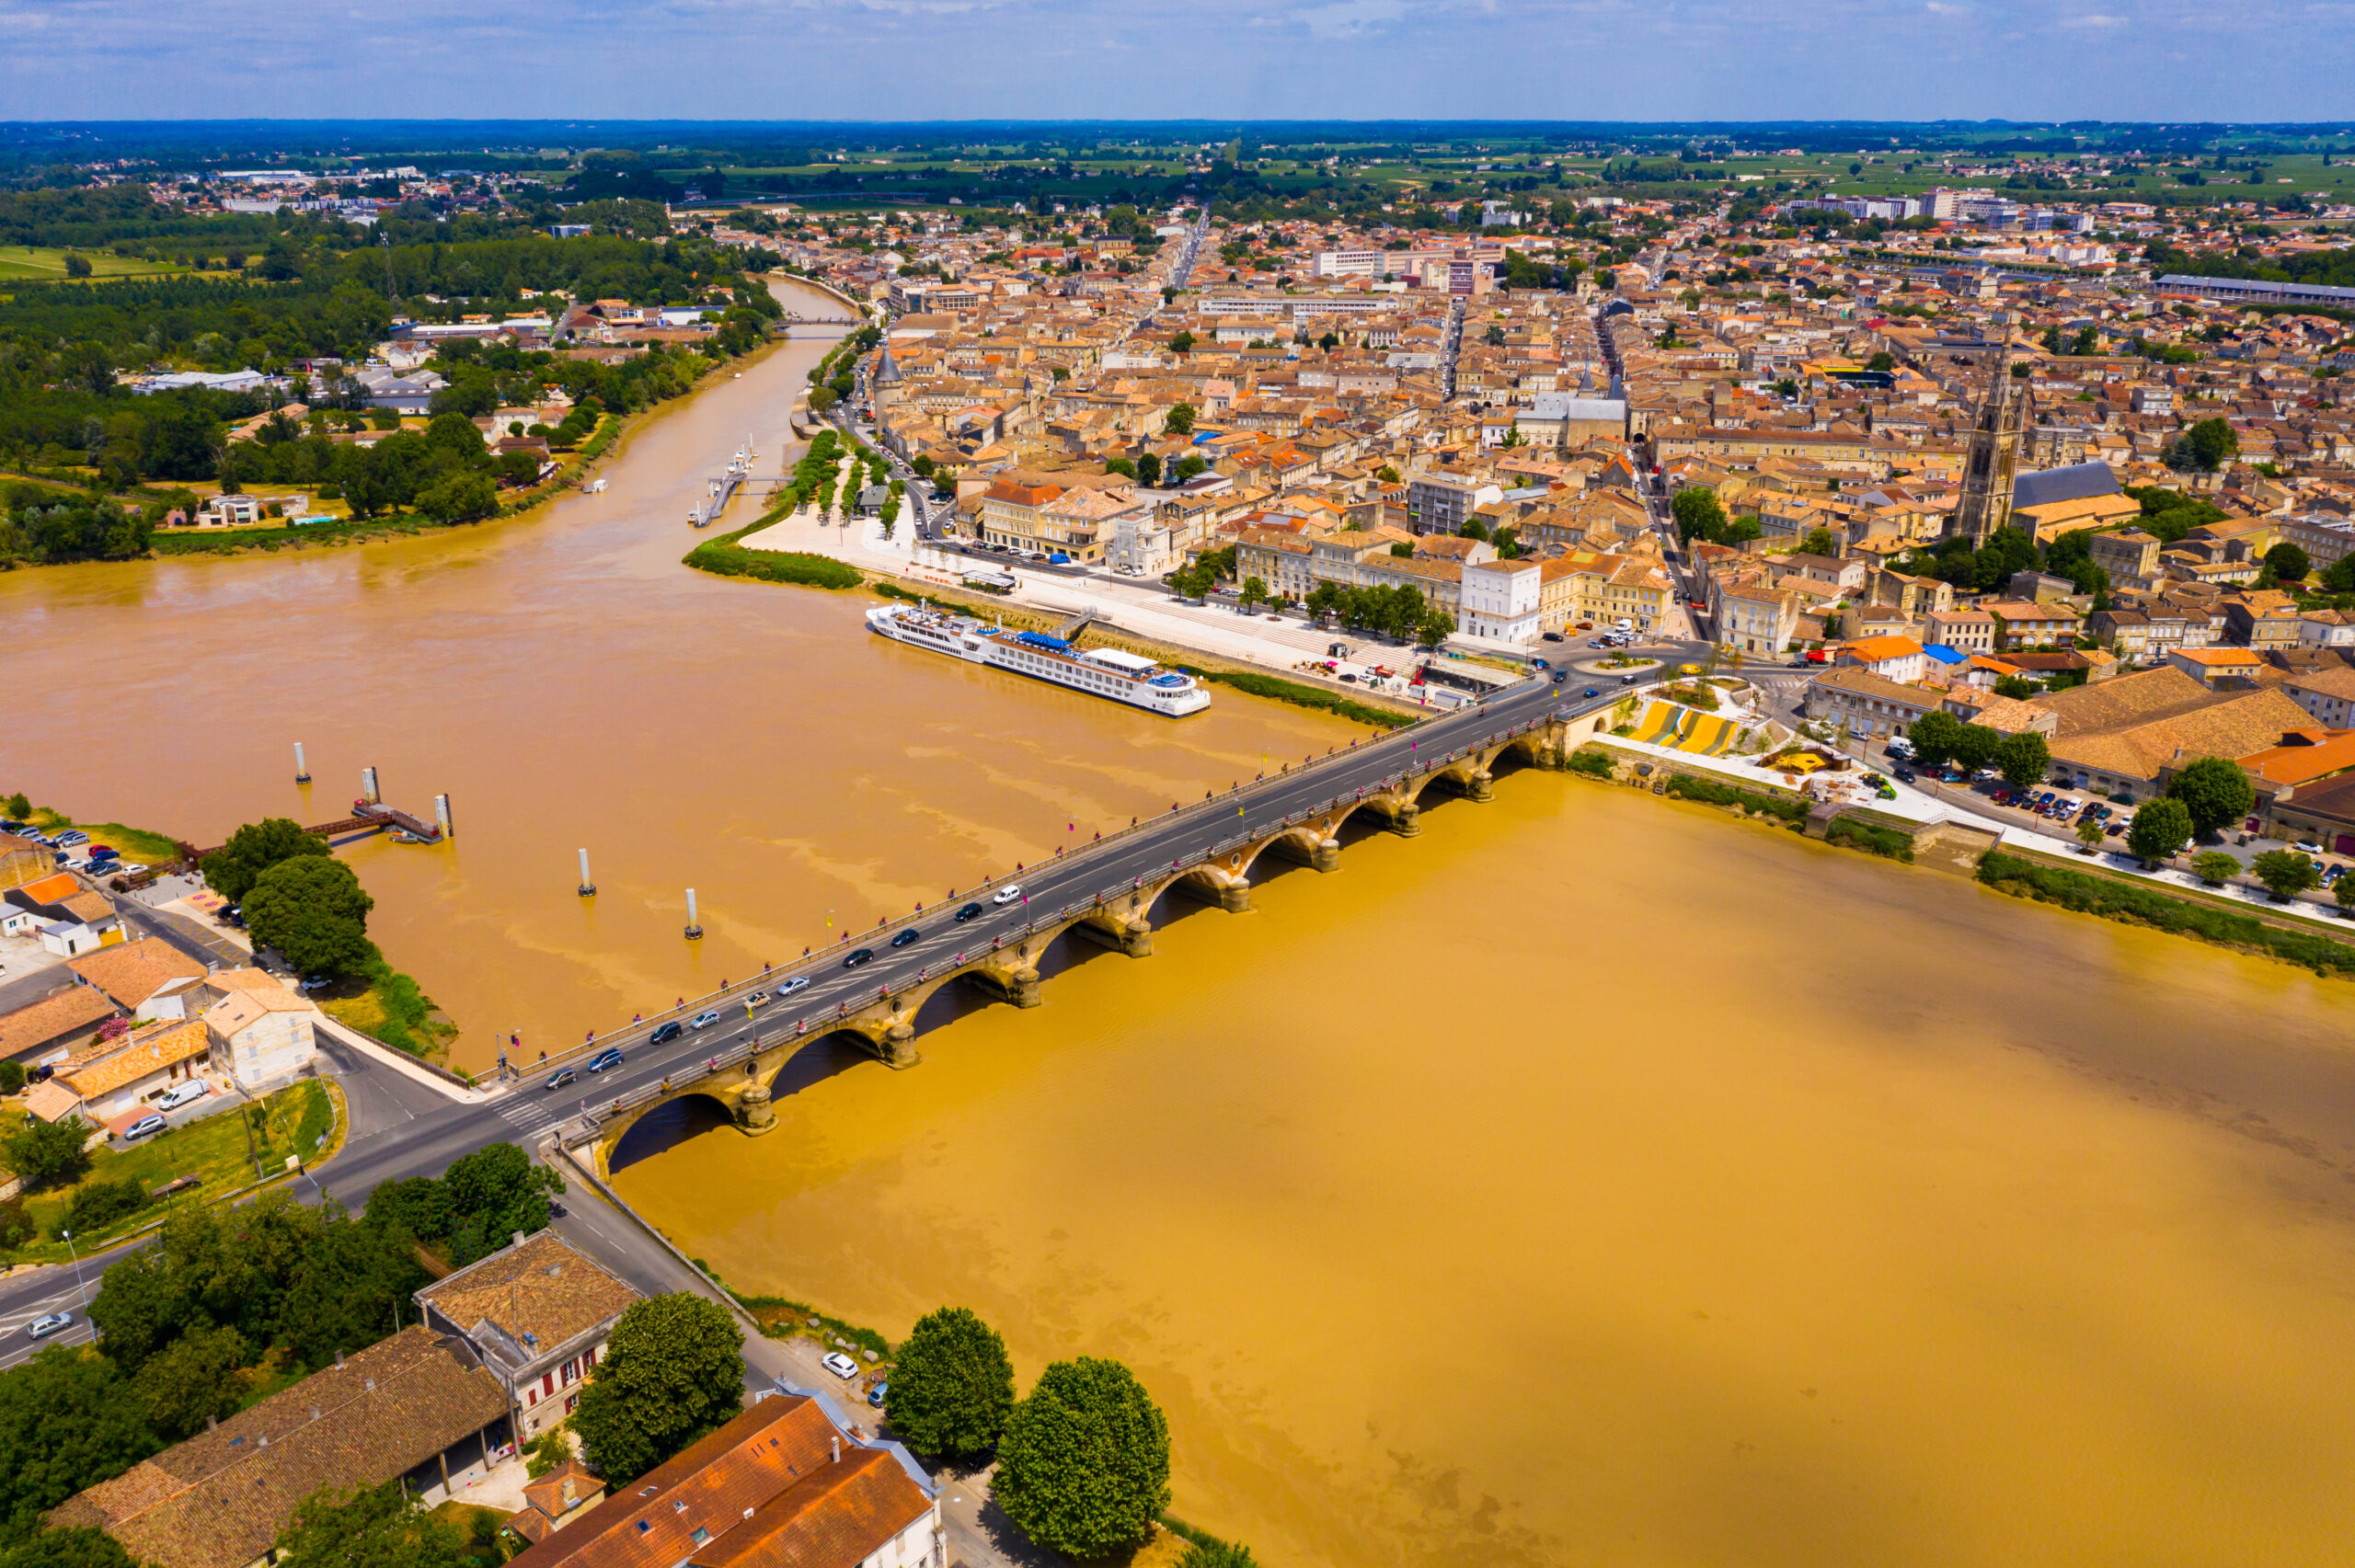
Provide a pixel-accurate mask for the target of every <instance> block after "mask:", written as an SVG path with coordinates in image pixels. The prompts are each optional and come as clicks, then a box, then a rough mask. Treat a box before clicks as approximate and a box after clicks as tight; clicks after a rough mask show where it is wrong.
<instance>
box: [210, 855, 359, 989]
mask: <svg viewBox="0 0 2355 1568" xmlns="http://www.w3.org/2000/svg"><path fill="white" fill-rule="evenodd" d="M243 902H244V904H245V913H246V925H247V929H248V930H249V931H251V932H252V933H253V938H254V941H255V942H256V943H257V944H259V945H262V946H267V947H275V948H276V949H278V951H279V953H280V954H281V955H282V956H284V957H285V959H286V961H287V962H288V963H290V964H292V965H293V966H294V967H296V968H297V969H300V970H301V971H302V972H303V973H304V974H306V975H322V974H348V973H350V971H352V970H354V969H357V968H359V967H361V966H362V965H363V964H365V963H366V962H367V961H368V960H369V959H370V958H372V957H373V956H375V948H374V946H373V944H371V943H370V942H369V940H368V911H369V910H373V909H374V908H375V907H376V900H375V899H373V898H370V897H369V896H368V894H367V892H366V891H365V890H364V889H362V887H361V886H360V878H359V877H358V876H355V875H353V873H352V869H351V867H350V866H348V865H346V864H343V862H341V861H339V860H335V859H332V858H327V857H322V856H319V855H296V856H294V857H293V858H292V859H289V860H283V861H281V862H279V863H278V864H275V865H272V866H270V867H269V868H268V869H267V870H265V871H263V872H262V874H261V875H260V876H258V877H257V878H256V879H255V881H254V885H253V887H252V888H251V889H250V890H248V891H247V894H246V896H245V898H244V900H243Z"/></svg>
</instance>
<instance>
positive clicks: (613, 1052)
mask: <svg viewBox="0 0 2355 1568" xmlns="http://www.w3.org/2000/svg"><path fill="white" fill-rule="evenodd" d="M623 1060H624V1058H623V1056H622V1053H621V1047H618V1046H607V1047H605V1048H604V1049H603V1050H602V1051H599V1052H598V1053H597V1054H596V1055H595V1056H592V1057H591V1058H590V1059H589V1070H590V1071H592V1072H604V1071H607V1070H610V1069H613V1068H616V1067H619V1066H621V1064H622V1062H623Z"/></svg>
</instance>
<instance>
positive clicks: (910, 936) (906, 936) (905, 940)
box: [891, 926, 924, 947]
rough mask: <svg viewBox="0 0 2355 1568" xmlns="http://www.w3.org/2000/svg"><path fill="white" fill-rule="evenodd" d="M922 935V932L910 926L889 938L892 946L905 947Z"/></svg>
mask: <svg viewBox="0 0 2355 1568" xmlns="http://www.w3.org/2000/svg"><path fill="white" fill-rule="evenodd" d="M923 935H924V933H922V932H920V931H918V930H917V929H916V928H915V927H913V926H910V927H908V929H907V930H905V931H903V932H902V933H900V934H899V935H897V936H895V937H893V938H892V939H891V945H892V946H894V947H905V946H906V945H907V944H909V943H911V942H914V941H916V940H918V939H919V938H921V937H922V936H923Z"/></svg>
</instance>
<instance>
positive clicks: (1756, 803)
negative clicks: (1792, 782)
mask: <svg viewBox="0 0 2355 1568" xmlns="http://www.w3.org/2000/svg"><path fill="white" fill-rule="evenodd" d="M1665 793H1667V794H1669V795H1674V796H1676V797H1677V798H1678V799H1680V800H1692V801H1698V802H1699V803H1700V804H1702V805H1704V806H1734V807H1740V808H1741V809H1742V810H1744V811H1756V812H1760V813H1763V815H1765V816H1768V817H1774V818H1779V819H1781V820H1782V821H1785V822H1787V823H1789V824H1790V825H1791V826H1792V827H1794V828H1803V827H1805V826H1806V825H1807V802H1806V801H1804V800H1798V799H1795V798H1793V797H1791V796H1788V795H1764V794H1762V793H1760V792H1759V791H1757V790H1754V789H1740V788H1737V787H1736V786H1734V785H1732V784H1717V783H1715V782H1714V781H1712V780H1709V779H1696V778H1694V777H1693V776H1692V775H1691V774H1689V773H1671V774H1669V775H1668V783H1667V785H1666V786H1665Z"/></svg>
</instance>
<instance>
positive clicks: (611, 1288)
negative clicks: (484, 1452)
mask: <svg viewBox="0 0 2355 1568" xmlns="http://www.w3.org/2000/svg"><path fill="white" fill-rule="evenodd" d="M415 1299H416V1301H417V1305H418V1309H419V1311H420V1312H422V1313H423V1314H424V1321H425V1323H426V1326H428V1327H429V1328H431V1329H434V1330H435V1331H437V1332H439V1333H450V1334H455V1335H457V1336H458V1337H459V1338H460V1339H462V1340H464V1341H465V1343H466V1345H468V1347H469V1348H470V1349H471V1350H472V1352H473V1353H474V1355H475V1356H476V1357H477V1360H478V1361H479V1363H480V1364H481V1365H482V1366H483V1367H484V1368H486V1369H487V1370H488V1373H489V1374H490V1376H491V1377H492V1378H494V1379H496V1380H497V1381H498V1384H499V1386H500V1391H501V1393H502V1395H503V1397H504V1398H505V1399H506V1401H507V1406H508V1413H509V1415H510V1418H511V1421H512V1423H513V1429H514V1431H515V1433H516V1436H517V1438H518V1440H519V1441H521V1442H524V1443H529V1442H531V1440H532V1439H533V1438H534V1437H536V1436H539V1435H540V1433H541V1432H543V1431H544V1430H546V1428H547V1427H549V1426H552V1425H555V1424H556V1423H557V1422H559V1421H562V1420H563V1419H564V1418H565V1417H566V1416H568V1415H570V1414H571V1413H573V1411H574V1410H575V1409H576V1408H577V1407H578V1406H579V1405H580V1385H581V1384H582V1383H583V1382H585V1381H586V1380H587V1379H588V1377H589V1369H590V1368H592V1367H594V1366H596V1364H597V1360H598V1358H599V1357H600V1356H603V1354H604V1350H605V1341H606V1339H607V1338H608V1337H609V1336H610V1335H611V1334H612V1333H613V1328H614V1325H615V1323H616V1322H620V1321H621V1316H622V1314H623V1313H624V1312H626V1311H627V1310H629V1308H630V1305H631V1303H633V1302H635V1301H637V1300H638V1299H639V1298H638V1291H637V1290H636V1289H634V1288H631V1287H630V1286H629V1285H628V1284H626V1283H625V1282H624V1281H623V1280H621V1279H619V1278H616V1277H615V1276H614V1275H613V1274H611V1273H609V1272H608V1271H607V1270H605V1269H604V1268H603V1266H601V1265H598V1264H596V1263H593V1262H592V1261H591V1260H590V1259H588V1258H586V1257H584V1256H582V1255H581V1254H580V1253H579V1252H577V1251H575V1250H574V1249H573V1248H572V1246H571V1245H570V1244H569V1243H568V1242H566V1241H565V1240H564V1239H563V1238H562V1237H560V1236H558V1235H557V1233H556V1232H555V1231H554V1230H540V1231H535V1232H534V1233H533V1234H532V1235H529V1236H526V1235H523V1233H521V1232H520V1231H519V1232H518V1233H517V1234H516V1236H515V1239H514V1241H513V1242H512V1243H511V1245H508V1246H505V1247H501V1248H500V1250H499V1251H497V1252H495V1253H491V1254H490V1255H489V1256H488V1257H487V1258H484V1259H482V1260H481V1261H479V1262H477V1263H473V1264H469V1265H467V1266H465V1268H462V1269H460V1270H458V1271H457V1272H456V1273H454V1274H452V1275H450V1276H447V1277H446V1278H443V1279H441V1280H437V1281H436V1282H434V1283H433V1284H431V1285H429V1286H427V1287H426V1288H424V1289H422V1290H420V1291H419V1292H418V1293H417V1296H416V1298H415Z"/></svg>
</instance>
